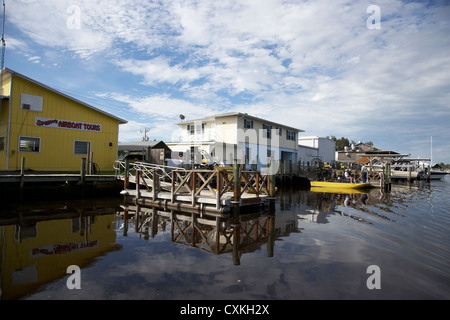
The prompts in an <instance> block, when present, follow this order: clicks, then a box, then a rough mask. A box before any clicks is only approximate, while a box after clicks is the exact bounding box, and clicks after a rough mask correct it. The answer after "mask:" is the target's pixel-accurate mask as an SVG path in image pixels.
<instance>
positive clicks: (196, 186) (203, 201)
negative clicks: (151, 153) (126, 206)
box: [115, 161, 275, 216]
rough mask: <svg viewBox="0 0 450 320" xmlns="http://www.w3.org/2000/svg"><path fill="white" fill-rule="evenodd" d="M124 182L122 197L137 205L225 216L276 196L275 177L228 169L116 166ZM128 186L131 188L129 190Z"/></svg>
mask: <svg viewBox="0 0 450 320" xmlns="http://www.w3.org/2000/svg"><path fill="white" fill-rule="evenodd" d="M115 169H116V177H117V178H118V179H120V180H123V181H124V189H123V191H122V194H123V195H125V196H126V197H128V198H131V199H132V201H134V203H135V204H136V205H139V206H147V207H155V208H158V209H160V210H177V211H183V212H188V213H198V214H200V215H201V216H202V215H203V214H207V215H213V216H224V215H227V214H229V213H231V212H232V211H235V210H238V209H239V208H242V207H246V206H259V205H263V204H268V203H269V201H270V200H271V199H273V196H274V193H275V179H274V175H263V174H261V173H260V172H259V171H243V170H240V169H239V167H238V166H237V165H235V166H234V167H233V170H230V169H228V168H227V169H220V168H218V169H215V170H200V169H195V170H185V169H180V168H173V167H167V166H159V165H151V164H147V163H143V162H133V163H128V162H122V161H116V163H115ZM130 183H133V184H134V188H130Z"/></svg>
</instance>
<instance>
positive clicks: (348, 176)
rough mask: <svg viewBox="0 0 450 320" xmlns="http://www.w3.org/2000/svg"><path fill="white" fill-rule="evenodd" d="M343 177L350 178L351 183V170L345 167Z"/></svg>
mask: <svg viewBox="0 0 450 320" xmlns="http://www.w3.org/2000/svg"><path fill="white" fill-rule="evenodd" d="M345 179H346V180H350V183H353V177H352V170H351V169H347V170H345Z"/></svg>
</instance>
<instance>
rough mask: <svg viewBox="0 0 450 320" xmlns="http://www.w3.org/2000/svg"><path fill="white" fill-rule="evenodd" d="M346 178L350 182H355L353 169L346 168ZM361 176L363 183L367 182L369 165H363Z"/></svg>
mask: <svg viewBox="0 0 450 320" xmlns="http://www.w3.org/2000/svg"><path fill="white" fill-rule="evenodd" d="M344 178H345V179H346V180H349V181H350V183H353V180H354V179H355V178H354V177H353V175H352V170H351V169H345V172H344ZM360 178H361V180H362V182H363V183H366V182H367V167H366V165H364V164H363V166H362V167H361V175H360Z"/></svg>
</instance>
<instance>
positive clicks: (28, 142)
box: [19, 137, 41, 152]
mask: <svg viewBox="0 0 450 320" xmlns="http://www.w3.org/2000/svg"><path fill="white" fill-rule="evenodd" d="M40 151H41V138H33V137H19V152H40Z"/></svg>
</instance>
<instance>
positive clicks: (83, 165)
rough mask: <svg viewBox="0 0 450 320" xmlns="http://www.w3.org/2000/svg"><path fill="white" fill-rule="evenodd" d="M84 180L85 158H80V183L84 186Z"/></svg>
mask: <svg viewBox="0 0 450 320" xmlns="http://www.w3.org/2000/svg"><path fill="white" fill-rule="evenodd" d="M85 178H86V158H81V172H80V183H81V185H84V182H85Z"/></svg>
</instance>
